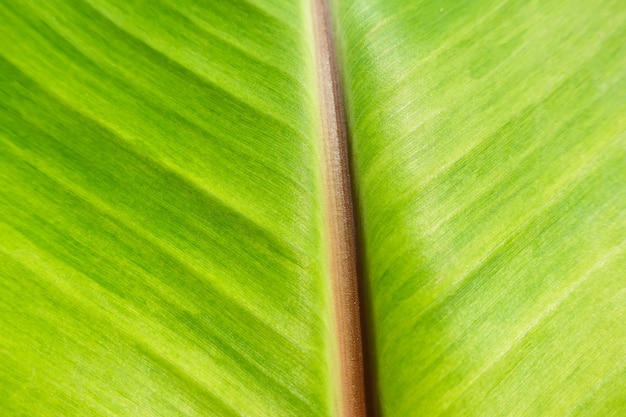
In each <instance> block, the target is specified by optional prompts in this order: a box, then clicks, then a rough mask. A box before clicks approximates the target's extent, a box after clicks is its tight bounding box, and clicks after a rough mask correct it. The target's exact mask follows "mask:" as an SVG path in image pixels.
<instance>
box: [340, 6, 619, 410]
mask: <svg viewBox="0 0 626 417" xmlns="http://www.w3.org/2000/svg"><path fill="white" fill-rule="evenodd" d="M625 5H626V4H625V3H624V2H621V1H595V0H582V1H568V0H545V1H532V0H531V1H517V0H508V1H507V0H497V1H482V0H481V1H464V2H460V1H453V0H450V1H408V0H338V1H337V6H336V16H337V22H336V26H337V28H338V29H337V31H338V33H339V37H340V40H341V50H342V61H343V64H344V67H343V70H344V79H345V88H346V90H347V96H348V114H349V119H350V125H351V131H352V143H353V145H352V146H353V159H354V161H355V167H354V169H355V172H356V183H357V186H358V192H359V198H360V201H359V203H360V207H361V212H362V217H363V219H362V222H363V233H364V243H365V249H364V252H365V261H366V268H367V270H368V277H369V281H368V285H369V292H370V293H371V298H372V306H371V308H372V310H373V313H372V314H373V322H374V325H373V333H374V339H375V348H376V352H375V353H376V355H377V361H376V362H377V374H378V387H379V390H380V402H381V409H382V415H383V416H385V417H406V416H442V417H443V416H509V415H510V416H616V417H617V416H623V415H626V384H625V381H626V241H625V238H626V195H625V191H626V190H625V187H624V184H626V165H625V164H626V158H625V155H626V152H625V151H626V53H624V52H625V50H624V45H625V44H626V7H624V6H625Z"/></svg>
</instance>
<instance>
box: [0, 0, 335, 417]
mask: <svg viewBox="0 0 626 417" xmlns="http://www.w3.org/2000/svg"><path fill="white" fill-rule="evenodd" d="M310 22H311V16H310V9H309V4H308V3H307V2H292V1H278V0H277V1H274V0H267V1H265V0H256V1H243V0H241V1H239V0H232V1H228V2H225V1H221V0H214V1H200V0H186V1H178V0H162V1H141V0H137V1H125V0H119V1H118V0H87V1H84V0H51V1H19V2H13V1H2V2H0V37H1V40H0V415H2V416H133V417H136V416H194V415H198V416H209V415H215V416H231V415H232V416H240V415H247V416H318V415H319V416H322V415H328V414H329V413H330V410H331V409H332V407H331V404H332V398H331V397H332V394H331V391H332V388H331V387H330V381H331V378H330V377H329V372H330V366H329V362H330V358H331V356H332V355H331V352H332V351H331V345H332V343H331V341H332V337H331V336H330V334H331V333H330V332H331V326H330V319H329V316H330V311H329V307H328V299H329V295H328V290H327V286H328V284H327V282H326V278H325V275H326V274H325V268H326V267H325V263H324V261H323V259H324V248H325V246H324V243H323V242H324V232H323V230H324V229H323V213H322V210H321V207H322V200H321V174H320V156H319V155H320V154H321V151H320V149H318V148H319V146H320V145H319V143H318V142H319V139H318V133H317V132H318V130H319V127H318V125H319V117H318V105H317V87H316V80H315V67H314V58H313V57H314V51H313V48H312V45H313V42H312V28H311V23H310Z"/></svg>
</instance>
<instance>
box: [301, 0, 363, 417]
mask: <svg viewBox="0 0 626 417" xmlns="http://www.w3.org/2000/svg"><path fill="white" fill-rule="evenodd" d="M312 3H313V4H312V6H313V19H314V20H313V25H314V34H315V43H316V49H317V57H316V61H317V80H318V87H319V97H320V107H321V109H320V110H321V112H320V115H321V124H322V133H323V134H322V136H323V148H324V184H325V194H326V213H327V216H326V217H327V224H328V245H327V246H328V251H329V253H328V263H329V273H330V280H331V283H330V287H331V291H332V303H333V309H334V318H335V329H336V332H337V334H336V340H337V353H338V362H337V365H338V367H339V369H338V379H339V386H338V387H337V391H338V392H337V394H338V395H337V397H338V401H339V404H338V411H339V413H340V415H341V416H342V417H365V416H366V415H367V406H366V398H365V397H366V390H365V369H364V360H363V343H362V331H361V314H360V308H361V307H360V301H359V300H360V297H359V281H358V280H359V277H358V268H357V247H356V229H355V219H354V204H353V201H352V195H353V194H352V185H351V178H350V163H349V157H348V141H347V128H346V120H345V112H344V100H343V95H342V91H341V84H340V80H339V72H338V68H337V60H336V53H335V49H334V43H333V34H332V25H331V22H330V13H329V8H328V4H327V1H326V0H312Z"/></svg>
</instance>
